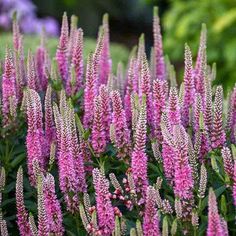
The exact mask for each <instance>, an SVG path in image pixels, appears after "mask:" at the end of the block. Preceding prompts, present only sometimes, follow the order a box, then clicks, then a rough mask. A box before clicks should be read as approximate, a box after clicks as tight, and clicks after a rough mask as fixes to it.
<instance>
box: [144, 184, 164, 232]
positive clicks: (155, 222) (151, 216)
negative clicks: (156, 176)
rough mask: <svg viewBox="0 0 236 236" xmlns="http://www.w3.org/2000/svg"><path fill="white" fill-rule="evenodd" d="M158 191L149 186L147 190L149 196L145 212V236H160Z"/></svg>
mask: <svg viewBox="0 0 236 236" xmlns="http://www.w3.org/2000/svg"><path fill="white" fill-rule="evenodd" d="M155 199H156V190H155V189H154V188H153V187H151V186H149V187H148V188H147V196H146V203H145V212H144V219H143V235H144V236H160V235H161V233H160V230H159V219H158V214H157V208H156V201H155Z"/></svg>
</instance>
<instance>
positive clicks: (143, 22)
mask: <svg viewBox="0 0 236 236" xmlns="http://www.w3.org/2000/svg"><path fill="white" fill-rule="evenodd" d="M33 2H34V4H35V5H36V6H37V14H38V16H39V17H44V16H53V17H55V18H56V19H57V20H58V21H59V22H60V21H61V16H62V14H63V12H64V11H67V13H68V15H69V16H70V15H72V14H75V15H77V16H79V26H80V27H82V28H83V30H84V32H85V36H86V37H89V38H95V37H96V36H97V31H98V27H99V25H100V24H101V21H102V15H103V14H104V13H106V12H107V13H109V16H110V33H111V41H112V42H116V43H119V44H123V45H125V46H126V47H127V48H128V49H131V48H132V47H133V46H134V45H135V44H137V42H138V38H139V36H140V34H141V33H145V38H146V47H147V52H148V53H149V52H150V47H151V46H152V8H153V6H154V5H157V6H158V7H159V14H160V17H161V24H162V32H163V39H164V52H165V54H168V56H169V58H170V60H171V62H172V63H173V64H174V65H175V68H176V69H177V71H178V75H179V76H178V80H179V81H180V80H181V79H182V71H183V56H184V43H185V42H187V43H188V44H189V45H190V47H191V49H192V53H193V56H194V59H195V58H196V54H197V47H198V41H199V35H200V30H201V23H206V25H207V29H208V44H207V51H208V63H209V64H212V63H213V62H216V63H217V80H216V83H222V84H223V85H224V87H225V88H227V89H229V88H232V86H233V85H234V84H235V82H236V70H235V65H236V1H235V0H186V1H185V0H33ZM123 49H124V50H123V51H121V52H120V53H119V56H116V54H113V58H114V59H115V60H119V59H120V56H121V60H122V61H123V62H124V63H125V62H126V61H127V58H128V55H127V54H128V53H127V50H125V48H124V47H123ZM118 51H119V49H118V50H117V52H118ZM115 64H116V63H115Z"/></svg>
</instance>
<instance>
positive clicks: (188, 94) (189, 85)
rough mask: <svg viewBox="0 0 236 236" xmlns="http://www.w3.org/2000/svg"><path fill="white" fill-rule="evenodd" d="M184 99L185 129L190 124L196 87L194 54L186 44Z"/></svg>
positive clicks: (183, 117) (183, 115)
mask: <svg viewBox="0 0 236 236" xmlns="http://www.w3.org/2000/svg"><path fill="white" fill-rule="evenodd" d="M184 57H185V59H184V63H185V68H184V98H183V106H182V111H181V113H182V122H183V125H184V127H186V126H187V125H188V124H189V109H190V107H191V105H192V104H193V102H194V96H195V87H194V78H193V66H192V64H193V63H192V54H191V50H190V48H189V46H188V45H187V44H185V53H184Z"/></svg>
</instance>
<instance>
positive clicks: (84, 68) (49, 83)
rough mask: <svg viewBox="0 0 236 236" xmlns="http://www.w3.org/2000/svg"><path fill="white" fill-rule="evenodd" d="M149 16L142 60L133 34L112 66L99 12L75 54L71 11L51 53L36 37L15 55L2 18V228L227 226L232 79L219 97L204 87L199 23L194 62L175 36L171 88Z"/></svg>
mask: <svg viewBox="0 0 236 236" xmlns="http://www.w3.org/2000/svg"><path fill="white" fill-rule="evenodd" d="M153 17H154V20H153V36H154V46H153V50H152V53H151V58H150V63H149V62H148V60H147V56H146V53H145V46H144V36H143V35H142V36H141V38H140V41H139V45H138V47H137V50H134V51H132V53H131V55H130V57H129V62H128V65H127V73H126V74H124V73H123V71H122V69H121V66H120V65H118V70H117V74H116V75H113V74H112V70H111V67H112V59H111V56H110V43H109V25H108V16H107V15H105V16H104V18H103V24H102V26H101V28H100V31H99V35H98V40H97V45H96V48H95V50H94V51H93V52H92V53H90V54H89V55H88V56H87V63H86V64H85V59H84V54H83V50H84V40H83V30H82V29H77V25H76V24H75V22H76V21H75V19H74V17H72V19H71V24H70V27H69V23H68V19H67V15H66V14H64V15H63V20H62V28H61V36H60V39H59V43H58V47H57V51H56V55H55V59H53V60H51V58H50V57H49V55H48V52H47V47H46V43H45V37H44V36H42V40H41V44H40V45H39V47H38V49H37V50H36V52H35V53H32V52H31V51H29V52H28V55H27V56H26V55H25V54H24V53H23V40H22V35H21V33H20V31H19V25H18V22H17V21H16V20H15V21H14V22H13V25H14V27H13V49H10V48H9V47H7V48H6V54H5V61H4V63H3V69H2V71H3V73H2V80H1V83H2V93H1V95H2V112H1V121H2V122H1V123H2V128H1V141H0V145H1V146H0V150H1V165H2V169H1V172H0V202H1V208H0V216H1V217H0V226H1V227H0V229H1V235H8V232H9V234H13V235H16V234H20V235H33V236H34V235H41V236H44V235H86V234H88V235H104V236H108V235H115V236H119V235H132V236H134V235H138V236H141V235H145V236H158V235H191V234H194V235H208V236H213V235H220V236H221V235H222V236H223V235H234V233H235V231H236V227H235V205H236V162H235V160H234V159H235V158H236V149H235V146H234V144H235V140H236V87H235V88H234V90H233V91H232V93H231V94H230V95H228V97H227V99H224V97H223V88H222V87H221V86H217V87H213V86H212V81H213V80H214V79H215V70H214V67H213V68H211V67H210V66H209V65H208V64H207V57H206V55H207V54H206V41H207V35H206V28H205V26H204V25H203V27H202V32H201V36H200V44H199V50H198V55H197V59H196V63H195V64H194V65H193V61H192V55H191V50H190V48H189V46H188V45H187V44H185V54H184V60H185V73H184V78H183V82H182V84H181V85H180V88H178V87H177V85H176V84H177V83H176V81H175V76H174V73H173V67H172V66H171V65H170V64H169V63H168V62H165V60H164V58H163V49H162V36H161V31H160V22H159V18H158V14H157V8H154V16H153ZM25 58H26V63H25ZM224 104H227V107H228V108H227V109H228V111H227V112H225V107H224ZM225 114H227V115H225ZM16 169H18V171H17V173H16ZM12 204H13V206H12ZM9 206H11V207H9ZM16 224H17V226H16Z"/></svg>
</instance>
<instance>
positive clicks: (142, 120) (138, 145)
mask: <svg viewBox="0 0 236 236" xmlns="http://www.w3.org/2000/svg"><path fill="white" fill-rule="evenodd" d="M145 103H146V101H145V99H144V100H143V104H142V107H141V110H140V114H139V119H138V123H137V127H136V131H135V144H134V149H133V152H132V159H131V168H132V175H133V179H134V184H135V190H136V192H137V193H141V201H140V202H143V201H145V196H146V191H147V186H148V178H147V158H148V157H147V155H146V153H145V150H146V136H147V124H146V117H147V111H146V104H145Z"/></svg>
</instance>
